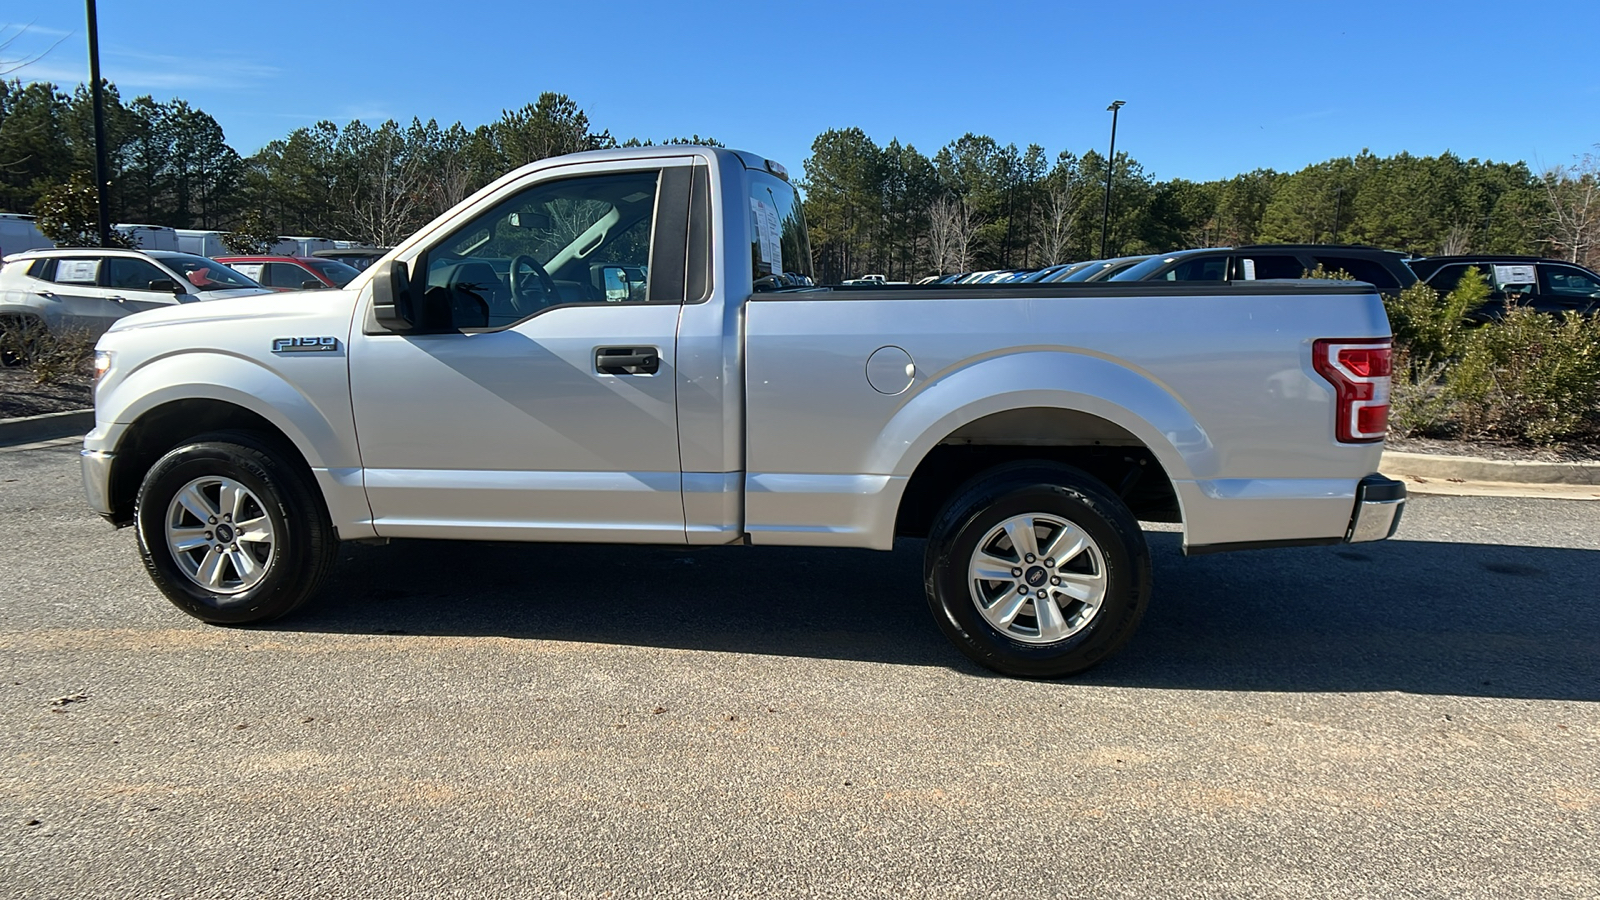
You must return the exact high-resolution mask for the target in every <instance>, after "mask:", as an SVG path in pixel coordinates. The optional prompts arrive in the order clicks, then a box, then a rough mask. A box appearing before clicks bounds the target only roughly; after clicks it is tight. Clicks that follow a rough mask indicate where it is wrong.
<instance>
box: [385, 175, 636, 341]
mask: <svg viewBox="0 0 1600 900" xmlns="http://www.w3.org/2000/svg"><path fill="white" fill-rule="evenodd" d="M659 181H660V172H659V171H656V170H651V171H648V172H619V173H614V174H612V173H608V174H603V175H588V176H582V177H578V178H567V179H562V180H560V181H547V182H544V183H541V184H537V185H534V186H533V187H530V188H528V189H526V190H524V191H521V192H519V193H517V194H515V195H513V196H511V197H510V198H508V199H506V200H505V201H503V202H501V203H499V204H497V205H496V206H495V207H494V208H493V209H490V210H489V211H488V212H485V213H483V214H482V215H480V216H478V217H477V218H475V219H473V220H472V221H470V222H468V223H467V224H466V225H464V226H462V227H461V228H459V229H457V230H456V231H454V232H453V233H451V235H450V236H449V237H447V238H445V239H444V240H443V241H441V242H439V243H438V244H436V245H434V246H433V247H432V248H431V249H429V250H428V252H427V255H426V256H425V257H424V258H423V259H422V260H421V263H422V266H423V267H424V268H425V271H426V272H427V280H426V286H425V290H426V298H427V303H428V305H429V306H430V307H431V308H432V309H435V310H439V311H440V312H439V315H441V316H445V317H447V318H448V320H449V322H450V325H451V327H452V328H503V327H505V326H508V325H511V324H514V323H516V322H519V321H521V320H523V319H526V318H527V317H529V316H531V315H534V314H535V313H538V312H540V311H541V310H544V309H548V308H550V307H552V306H561V305H567V304H574V303H634V302H643V301H644V300H645V298H646V296H648V283H649V275H650V272H649V267H650V240H651V234H652V228H653V223H654V219H655V207H656V194H657V188H658V184H659ZM413 277H414V276H413ZM446 310H447V311H448V312H447V313H446V312H445V311H446Z"/></svg>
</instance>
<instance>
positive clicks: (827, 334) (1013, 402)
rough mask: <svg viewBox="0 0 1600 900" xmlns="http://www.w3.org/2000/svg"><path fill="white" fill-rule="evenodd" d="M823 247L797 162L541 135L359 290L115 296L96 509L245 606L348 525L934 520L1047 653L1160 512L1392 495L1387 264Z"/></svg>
mask: <svg viewBox="0 0 1600 900" xmlns="http://www.w3.org/2000/svg"><path fill="white" fill-rule="evenodd" d="M810 274H811V250H810V247H809V245H808V242H807V237H806V230H805V220H804V217H803V215H802V213H801V207H800V203H799V202H798V199H797V197H796V193H795V191H794V189H793V188H792V187H791V186H790V184H789V182H788V178H787V174H786V173H785V171H784V170H783V168H782V167H781V166H779V165H778V164H776V163H773V162H770V161H768V160H765V159H762V158H761V157H758V156H754V155H751V154H747V153H741V152H735V151H730V150H724V149H714V148H703V147H677V146H674V147H649V148H642V149H628V150H607V151H599V152H592V153H581V154H576V155H572V156H565V157H559V158H554V159H547V160H543V161H541V162H537V163H534V164H532V165H529V166H526V167H524V168H521V169H518V170H517V171H515V172H512V173H511V174H509V175H506V176H505V177H503V178H501V179H500V180H498V181H496V182H494V183H493V184H491V185H489V186H488V187H486V188H484V189H483V190H481V191H479V192H478V193H477V194H475V195H473V196H472V197H471V198H469V199H468V200H466V201H465V202H463V203H462V204H460V205H459V206H458V207H456V208H455V209H452V210H451V211H449V212H447V213H445V214H444V215H442V216H440V217H439V218H438V219H437V220H435V221H434V222H432V223H431V224H429V225H428V226H427V227H425V228H423V229H422V230H421V231H420V232H418V233H417V234H416V235H415V236H414V237H412V238H411V239H410V240H407V241H406V242H404V243H403V244H401V245H400V246H399V247H397V248H395V249H394V250H393V251H391V252H390V253H389V254H388V255H387V256H386V257H384V258H383V259H382V260H380V261H378V262H377V263H375V264H374V265H373V266H372V267H371V268H370V269H368V270H367V271H366V272H364V273H363V274H362V276H361V277H358V278H357V279H355V280H354V281H352V282H351V283H350V284H349V285H348V286H347V287H346V288H345V289H343V290H339V291H333V290H324V291H316V292H308V293H304V294H297V293H289V294H279V295H276V296H273V297H271V298H250V299H243V300H223V301H218V302H213V303H205V304H192V305H184V306H177V307H174V308H171V309H165V310H158V311H153V312H147V313H141V314H139V315H135V316H131V317H129V318H126V319H122V320H121V321H119V322H117V324H116V325H115V326H114V327H113V328H112V329H111V331H110V332H108V333H107V334H106V335H105V337H104V338H103V339H102V340H101V342H100V344H99V349H98V352H97V358H96V365H97V368H98V372H99V374H98V382H97V386H96V398H95V407H96V423H95V428H94V430H93V431H92V432H91V433H90V434H89V435H88V437H87V438H86V440H85V441H84V449H83V476H84V485H85V488H86V491H87V493H88V497H89V502H90V504H91V505H92V506H93V507H94V509H95V510H97V511H98V512H99V513H100V514H101V515H103V516H105V517H106V518H107V519H109V520H110V521H111V522H113V523H115V524H117V525H129V524H131V525H134V526H136V530H137V534H138V544H139V550H140V553H141V554H142V556H143V560H144V563H145V566H146V568H147V569H148V571H149V573H150V576H151V577H152V578H153V579H154V580H155V583H156V584H157V585H158V586H159V587H160V589H161V591H162V592H163V593H164V594H165V595H166V596H167V597H168V598H170V599H171V600H172V602H173V603H174V604H176V605H177V606H178V607H179V608H181V609H183V610H184V611H186V612H188V613H190V614H191V615H193V616H196V617H198V618H200V619H203V620H205V621H208V622H216V623H228V624H240V623H249V622H260V621H264V620H268V619H273V618H276V617H278V616H282V615H284V614H286V613H288V612H290V611H291V610H294V609H295V608H296V607H298V606H300V605H301V604H302V603H303V602H304V601H306V600H307V599H308V598H310V597H311V596H312V595H313V594H314V593H315V592H316V590H317V588H318V585H319V583H320V582H322V580H323V579H324V577H325V576H326V575H327V574H328V571H329V569H330V567H331V566H332V565H333V562H334V559H335V556H336V548H337V544H338V542H340V541H362V540H369V541H370V540H378V541H382V540H387V539H391V538H430V539H440V538H444V539H465V540H496V541H602V542H614V543H629V542H633V543H656V544H736V543H745V544H755V545H764V544H788V545H802V546H815V547H867V548H874V549H878V550H889V549H891V547H892V546H893V544H894V541H895V538H896V537H897V536H910V537H925V538H926V539H927V542H926V551H925V563H924V566H925V574H926V590H927V596H928V601H929V603H930V605H931V606H932V609H933V612H934V617H935V620H936V621H937V623H938V626H939V628H940V629H942V630H943V631H944V632H945V633H946V634H947V635H948V636H949V637H950V638H951V640H952V641H953V642H954V643H955V644H956V645H957V646H958V647H959V648H960V649H961V650H962V651H963V652H964V653H966V654H967V655H968V656H970V657H971V658H972V659H974V660H976V661H977V662H979V663H981V664H983V665H985V666H989V667H991V668H993V669H996V670H998V671H1001V672H1005V673H1009V674H1015V675H1021V676H1032V677H1048V676H1057V675H1064V674H1068V673H1072V672H1077V671H1080V670H1082V669H1085V668H1087V667H1089V666H1091V665H1093V664H1094V663H1096V662H1098V661H1100V660H1103V659H1105V658H1106V657H1108V656H1109V655H1111V654H1112V653H1113V652H1115V651H1116V650H1117V649H1118V648H1119V647H1121V646H1122V645H1123V644H1124V643H1125V642H1126V641H1127V640H1128V638H1129V637H1130V636H1131V635H1132V633H1133V631H1134V628H1135V627H1136V625H1137V623H1138V621H1139V619H1140V617H1141V616H1142V614H1143V613H1144V610H1145V606H1146V604H1147V601H1148V598H1149V595H1150V584H1151V571H1150V569H1151V566H1150V555H1149V552H1148V551H1147V549H1146V544H1145V539H1144V534H1143V531H1142V530H1141V526H1140V524H1139V523H1140V521H1151V522H1177V523H1181V525H1182V531H1183V542H1184V547H1185V550H1186V551H1187V552H1188V553H1191V554H1193V553H1203V552H1210V551H1217V550H1227V549H1235V548H1252V547H1266V546H1289V545H1306V544H1332V543H1339V542H1345V541H1370V540H1381V539H1383V538H1386V537H1388V536H1389V535H1390V534H1392V533H1393V531H1394V528H1395V526H1396V524H1397V523H1398V521H1399V517H1400V512H1401V508H1402V506H1403V503H1404V500H1405V491H1404V488H1403V486H1402V485H1401V484H1400V483H1398V482H1395V481H1391V480H1389V479H1386V478H1383V477H1382V476H1380V475H1378V474H1377V468H1378V460H1379V455H1380V454H1381V452H1382V447H1383V444H1382V441H1383V436H1384V431H1385V426H1386V419H1387V413H1388V393H1389V347H1390V341H1389V327H1388V322H1387V319H1386V318H1385V315H1384V310H1383V305H1382V303H1381V301H1380V299H1379V296H1378V294H1377V292H1376V291H1375V290H1373V289H1372V287H1371V286H1369V285H1365V284H1360V283H1354V282H1340V281H1310V280H1306V281H1278V282H1272V281H1251V282H1240V283H1232V284H1228V283H1182V282H1178V283H1170V284H1169V283H1129V284H1119V283H1114V282H1099V283H1090V284H1016V285H1011V284H1000V285H928V286H893V285H883V286H859V287H853V288H838V287H835V288H826V287H824V288H817V287H811V286H809V285H810V284H811V279H810V278H809V276H810ZM530 590H538V588H537V582H536V581H535V582H532V583H531V585H530ZM594 602H597V603H598V602H607V601H606V600H604V599H602V598H599V597H597V598H595V600H594ZM751 602H753V603H759V602H760V599H759V598H755V597H753V598H751Z"/></svg>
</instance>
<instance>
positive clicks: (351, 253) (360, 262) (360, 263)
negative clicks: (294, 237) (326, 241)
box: [311, 242, 390, 271]
mask: <svg viewBox="0 0 1600 900" xmlns="http://www.w3.org/2000/svg"><path fill="white" fill-rule="evenodd" d="M335 243H337V242H335ZM389 249H390V248H388V247H335V248H334V249H332V250H317V251H315V252H313V253H312V254H311V255H312V256H313V257H315V258H317V259H334V260H338V261H339V262H342V263H344V264H345V265H347V266H349V267H350V268H352V269H355V270H356V271H362V270H365V269H366V268H367V266H370V265H372V264H373V263H375V262H377V261H378V260H380V259H382V258H383V255H384V254H385V253H388V252H389Z"/></svg>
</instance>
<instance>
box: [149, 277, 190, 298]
mask: <svg viewBox="0 0 1600 900" xmlns="http://www.w3.org/2000/svg"><path fill="white" fill-rule="evenodd" d="M145 287H146V288H148V289H149V290H152V291H166V292H167V293H169V294H179V295H182V294H186V293H188V291H185V290H184V289H183V285H181V284H179V283H177V282H176V281H173V280H172V279H171V278H157V279H156V280H154V281H152V282H150V283H149V284H147V285H145Z"/></svg>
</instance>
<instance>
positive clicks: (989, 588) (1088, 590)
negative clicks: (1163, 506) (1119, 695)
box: [924, 462, 1150, 678]
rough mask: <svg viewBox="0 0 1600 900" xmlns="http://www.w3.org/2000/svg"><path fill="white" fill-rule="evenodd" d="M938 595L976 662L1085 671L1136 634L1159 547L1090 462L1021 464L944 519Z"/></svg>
mask: <svg viewBox="0 0 1600 900" xmlns="http://www.w3.org/2000/svg"><path fill="white" fill-rule="evenodd" d="M924 571H925V576H926V581H927V590H928V603H929V605H930V606H931V607H932V608H933V613H934V618H935V619H936V620H937V621H938V623H939V627H940V629H941V630H943V631H944V633H945V635H946V636H947V637H949V638H950V640H951V641H952V642H954V643H955V645H956V646H957V647H958V648H960V650H961V651H962V652H963V653H965V654H966V655H967V656H968V657H970V658H972V660H973V661H975V662H977V663H980V664H982V665H984V666H987V667H989V668H991V669H994V670H995V671H997V672H1002V673H1004V674H1007V675H1019V676H1022V677H1027V678H1052V677H1057V676H1061V675H1070V674H1073V673H1075V672H1081V671H1083V670H1084V669H1087V668H1089V667H1090V666H1093V665H1095V664H1097V663H1099V662H1101V661H1103V660H1105V659H1107V658H1108V657H1110V656H1111V655H1112V654H1114V653H1115V652H1116V651H1117V650H1119V649H1120V648H1121V647H1122V645H1123V644H1125V643H1126V642H1127V641H1128V639H1129V638H1130V637H1132V636H1133V632H1134V630H1135V629H1136V628H1137V627H1138V624H1139V619H1140V618H1141V617H1142V616H1143V615H1144V609H1145V606H1146V604H1147V603H1148V602H1149V598H1150V552H1149V549H1148V547H1147V546H1146V545H1145V541H1144V533H1143V532H1142V531H1141V530H1140V529H1139V523H1138V521H1137V520H1136V519H1135V518H1134V517H1133V514H1132V513H1130V512H1129V511H1128V508H1127V507H1126V506H1125V505H1123V503H1122V502H1121V501H1120V500H1118V499H1117V497H1116V496H1115V495H1113V494H1112V493H1111V492H1110V491H1108V490H1107V489H1106V488H1105V486H1104V485H1102V484H1101V483H1100V482H1098V481H1096V480H1095V479H1094V478H1092V477H1090V476H1089V475H1088V474H1087V473H1085V472H1082V471H1080V470H1078V469H1074V468H1071V467H1068V466H1062V465H1056V464H1052V463H1042V462H1041V463H1018V464H1012V465H1008V466H1002V467H999V468H996V469H993V470H990V471H989V472H987V473H985V474H984V475H982V476H980V477H979V478H978V479H976V480H975V481H973V482H972V483H970V484H969V485H967V486H966V487H965V488H964V489H963V490H961V491H960V492H958V494H957V495H956V497H955V498H954V499H952V500H951V501H950V503H948V504H947V505H946V506H945V508H944V510H943V511H942V512H941V513H940V514H939V516H938V517H937V518H936V520H935V521H934V525H933V528H932V530H931V533H930V535H929V540H928V549H927V556H926V559H925V563H924Z"/></svg>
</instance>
